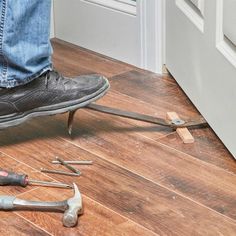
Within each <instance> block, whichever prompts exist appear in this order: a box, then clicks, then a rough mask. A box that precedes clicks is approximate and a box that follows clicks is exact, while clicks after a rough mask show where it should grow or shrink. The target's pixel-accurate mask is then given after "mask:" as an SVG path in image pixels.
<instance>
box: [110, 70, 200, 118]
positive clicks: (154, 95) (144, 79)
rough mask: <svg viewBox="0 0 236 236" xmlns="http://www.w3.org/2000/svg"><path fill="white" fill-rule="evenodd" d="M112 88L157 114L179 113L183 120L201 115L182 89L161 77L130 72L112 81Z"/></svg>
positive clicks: (115, 77)
mask: <svg viewBox="0 0 236 236" xmlns="http://www.w3.org/2000/svg"><path fill="white" fill-rule="evenodd" d="M110 83H111V88H112V89H113V90H116V91H118V92H120V93H123V94H125V95H127V96H130V97H133V98H136V99H139V100H141V101H143V102H146V103H148V104H151V105H153V106H155V107H156V110H157V112H158V111H159V109H161V111H165V114H166V112H169V111H175V112H177V113H178V114H179V115H180V116H181V118H192V117H196V116H198V115H199V113H198V111H197V110H196V108H194V106H193V104H192V103H191V101H190V100H189V99H188V98H187V97H186V95H185V94H184V93H183V91H182V90H181V88H180V87H179V86H178V85H177V84H176V83H173V82H172V81H171V82H170V81H169V80H166V79H164V78H163V77H162V76H160V75H156V74H149V73H145V72H143V73H141V72H139V71H128V72H125V73H123V74H119V75H117V76H113V77H112V78H111V80H110Z"/></svg>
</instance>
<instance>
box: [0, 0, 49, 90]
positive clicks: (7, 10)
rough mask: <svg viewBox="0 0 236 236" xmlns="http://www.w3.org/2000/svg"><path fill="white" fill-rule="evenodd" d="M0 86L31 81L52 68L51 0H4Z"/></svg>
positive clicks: (0, 28) (0, 10)
mask: <svg viewBox="0 0 236 236" xmlns="http://www.w3.org/2000/svg"><path fill="white" fill-rule="evenodd" d="M0 5H1V6H0V13H1V22H0V87H8V88H10V87H15V86H19V85H22V84H25V83H28V82H29V81H31V80H32V79H34V78H36V77H38V76H39V75H40V74H42V73H43V72H45V71H46V70H49V69H50V68H51V53H52V50H51V44H50V40H49V38H50V37H49V35H50V12H51V0H40V1H39V0H0Z"/></svg>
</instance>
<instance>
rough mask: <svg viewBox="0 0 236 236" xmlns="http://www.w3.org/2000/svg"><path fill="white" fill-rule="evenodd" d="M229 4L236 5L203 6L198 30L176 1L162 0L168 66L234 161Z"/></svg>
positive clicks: (234, 61) (235, 85) (234, 70)
mask: <svg viewBox="0 0 236 236" xmlns="http://www.w3.org/2000/svg"><path fill="white" fill-rule="evenodd" d="M229 2H235V1H233V0H224V1H223V0H214V1H213V0H207V1H204V16H203V17H202V20H203V25H204V30H203V31H201V30H199V28H198V27H196V24H195V23H194V20H193V19H194V17H195V16H194V14H192V15H191V14H189V15H188V16H187V15H186V14H184V12H183V11H182V10H181V9H180V7H179V6H178V0H176V1H166V4H167V6H166V9H167V10H166V14H167V23H166V24H167V30H166V32H167V33H166V37H167V42H166V43H167V46H166V65H167V68H168V69H169V71H170V72H171V73H172V75H173V76H174V77H175V79H176V80H177V81H178V83H179V84H180V86H181V87H182V88H183V90H184V91H185V92H186V93H187V95H188V96H189V97H190V99H191V100H192V101H193V103H194V104H195V106H196V107H197V108H198V109H199V110H200V112H201V113H202V114H203V116H204V117H205V118H206V119H207V121H208V122H209V124H210V125H211V127H212V128H213V129H214V131H215V132H216V133H217V135H218V136H219V137H220V138H221V140H222V141H223V142H224V144H225V145H226V146H227V147H228V149H229V150H230V151H231V153H232V154H233V155H234V156H236V142H235V133H236V125H235V120H236V106H235V104H236V51H235V48H234V42H235V33H236V27H235V21H234V17H229V16H228V13H229V15H230V14H231V13H230V12H231V11H232V12H236V6H235V5H234V4H233V3H232V4H231V5H230V7H229V8H228V7H226V5H224V4H225V3H226V4H227V5H228V4H229ZM224 11H225V12H224ZM224 34H225V35H227V37H228V38H229V39H230V40H228V39H227V38H226V37H225V35H224ZM229 41H232V42H229Z"/></svg>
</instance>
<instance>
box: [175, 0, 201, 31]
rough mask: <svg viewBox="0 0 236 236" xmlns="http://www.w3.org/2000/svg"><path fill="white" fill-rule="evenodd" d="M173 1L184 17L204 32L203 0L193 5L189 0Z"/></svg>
mask: <svg viewBox="0 0 236 236" xmlns="http://www.w3.org/2000/svg"><path fill="white" fill-rule="evenodd" d="M175 3H176V6H177V7H178V8H179V9H180V10H181V11H182V12H183V13H184V14H185V15H186V17H187V18H188V19H189V20H190V21H191V22H192V23H193V24H194V25H196V27H197V28H198V29H199V30H200V31H201V32H202V33H204V19H203V15H202V14H203V12H202V11H203V10H204V9H203V7H204V5H203V2H202V3H201V4H200V5H195V4H194V3H192V4H189V0H175ZM199 7H201V9H200V8H199Z"/></svg>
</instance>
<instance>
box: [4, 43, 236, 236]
mask: <svg viewBox="0 0 236 236" xmlns="http://www.w3.org/2000/svg"><path fill="white" fill-rule="evenodd" d="M53 46H54V50H55V53H54V63H55V67H56V68H57V69H58V70H59V71H60V72H62V73H64V74H65V75H69V76H74V75H78V74H90V73H101V74H104V75H106V76H107V77H108V78H109V80H110V83H111V89H110V92H109V93H108V94H107V95H106V96H105V97H104V98H102V99H101V100H100V101H99V102H98V103H100V104H105V105H109V106H113V107H117V108H122V109H127V110H130V111H137V112H141V113H145V114H149V115H156V116H159V117H163V118H165V116H166V112H168V111H176V112H178V113H179V114H181V115H182V117H183V118H191V117H198V115H199V113H198V112H197V110H196V109H195V108H194V106H193V105H192V104H191V102H190V101H189V100H188V98H187V97H186V96H185V94H184V93H183V92H182V90H181V89H180V88H179V86H178V85H177V84H176V82H175V81H174V80H173V79H172V78H171V77H170V76H159V75H156V74H153V73H150V72H145V71H142V70H139V69H137V68H134V67H132V66H129V65H126V64H123V63H121V62H117V61H115V60H111V59H109V58H106V57H102V56H100V55H97V54H94V53H91V52H89V51H86V50H82V49H80V48H78V47H75V46H72V45H70V44H67V43H63V42H60V41H59V40H54V43H53ZM66 119H67V117H66V115H58V116H54V117H46V118H38V119H34V120H32V121H30V122H28V123H25V124H23V125H21V126H18V127H14V128H11V129H8V130H4V131H1V132H0V152H1V159H0V166H1V167H2V168H5V169H12V170H14V171H18V172H24V173H28V174H29V176H30V177H31V178H35V179H41V180H56V181H63V182H67V183H71V182H76V183H77V184H78V186H79V187H80V190H81V192H82V194H83V201H84V206H85V211H84V215H83V216H82V217H80V220H79V224H78V226H77V227H76V228H73V229H67V228H64V227H62V222H61V218H62V214H61V213H47V212H34V211H28V212H27V211H17V212H0V235H1V236H4V235H7V236H11V235H17V236H19V235H66V236H69V235H83V236H95V235H96V236H106V235H107V236H120V235H122V236H124V235H130V236H138V235H140V236H141V235H142V236H144V235H145V236H146V235H147V236H154V235H171V236H172V235H178V236H185V235H186V236H191V235H194V236H195V235H204V236H206V235H207V236H208V235H212V236H217V235H221V236H222V235H224V236H226V235H236V163H235V160H234V159H233V157H232V156H231V155H230V154H229V153H228V151H227V150H226V149H225V147H224V146H223V145H222V143H221V142H220V141H219V139H218V138H217V137H216V135H215V134H214V133H213V132H212V131H211V130H210V129H209V128H205V129H196V130H193V131H192V134H193V135H194V137H195V139H196V142H195V143H194V144H182V142H181V140H180V138H179V137H178V136H177V135H176V133H175V132H173V131H172V130H170V129H169V128H163V127H160V126H156V125H150V124H146V123H143V122H140V121H133V120H129V119H125V118H119V117H114V116H110V115H105V114H100V113H97V112H92V111H88V110H81V111H78V112H77V114H76V121H75V123H74V133H73V138H72V139H71V138H70V137H69V136H68V135H67V130H66ZM55 156H60V157H62V158H64V159H67V160H80V159H86V160H93V161H94V165H92V166H83V167H81V168H80V169H81V171H82V172H83V175H82V176H81V177H79V178H74V177H64V176H63V177H61V176H58V175H45V174H41V173H39V172H38V170H39V169H40V168H41V167H45V168H55V169H63V168H62V167H57V166H52V165H51V164H50V163H49V162H50V161H51V160H53V159H54V158H55ZM63 170H64V169H63ZM0 194H10V195H17V196H18V197H19V198H23V199H31V200H42V201H53V200H64V199H66V198H68V197H69V196H71V195H72V191H71V190H61V189H55V188H43V187H27V188H20V187H1V188H0Z"/></svg>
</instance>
